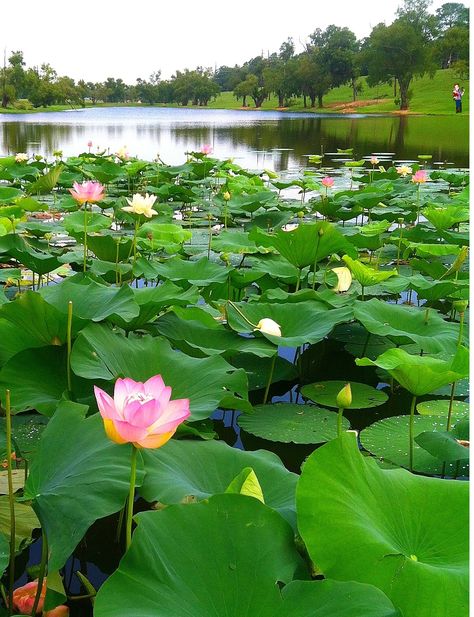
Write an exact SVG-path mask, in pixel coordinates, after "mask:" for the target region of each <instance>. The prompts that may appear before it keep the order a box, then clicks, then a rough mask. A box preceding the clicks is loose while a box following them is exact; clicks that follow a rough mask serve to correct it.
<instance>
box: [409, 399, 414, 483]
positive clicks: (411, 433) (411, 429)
mask: <svg viewBox="0 0 474 617" xmlns="http://www.w3.org/2000/svg"><path fill="white" fill-rule="evenodd" d="M415 407H416V395H414V396H413V397H412V399H411V407H410V424H409V431H408V434H409V468H410V471H413V451H414V448H415V430H414V429H415Z"/></svg>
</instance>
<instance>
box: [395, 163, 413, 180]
mask: <svg viewBox="0 0 474 617" xmlns="http://www.w3.org/2000/svg"><path fill="white" fill-rule="evenodd" d="M396 170H397V174H400V176H402V178H404V177H405V176H407V175H408V174H411V172H412V171H413V170H412V168H411V167H408V165H400V167H396Z"/></svg>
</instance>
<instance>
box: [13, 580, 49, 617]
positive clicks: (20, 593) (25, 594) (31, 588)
mask: <svg viewBox="0 0 474 617" xmlns="http://www.w3.org/2000/svg"><path fill="white" fill-rule="evenodd" d="M37 589H38V579H36V580H35V581H31V583H26V585H23V586H22V587H18V588H17V589H15V590H14V591H13V608H14V609H15V610H17V611H19V612H20V613H23V614H24V615H30V614H31V611H32V609H33V605H34V603H35V596H36V590H37ZM45 595H46V579H44V580H43V586H42V588H41V595H40V599H39V602H38V607H37V609H36V614H37V615H39V614H40V613H41V612H42V610H43V604H44V597H45Z"/></svg>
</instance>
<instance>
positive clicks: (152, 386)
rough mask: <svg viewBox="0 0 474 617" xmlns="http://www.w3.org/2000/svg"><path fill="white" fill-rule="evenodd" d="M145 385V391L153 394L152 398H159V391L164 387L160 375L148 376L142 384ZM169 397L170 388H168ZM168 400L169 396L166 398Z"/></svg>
mask: <svg viewBox="0 0 474 617" xmlns="http://www.w3.org/2000/svg"><path fill="white" fill-rule="evenodd" d="M143 385H144V387H145V392H146V393H147V394H150V395H151V396H153V398H160V396H161V393H162V392H163V390H164V388H165V382H164V381H163V378H162V377H161V375H155V376H154V377H150V379H147V381H145V383H144V384H143ZM170 397H171V388H170ZM168 400H169V398H168Z"/></svg>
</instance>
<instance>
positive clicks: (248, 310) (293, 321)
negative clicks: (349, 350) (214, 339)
mask: <svg viewBox="0 0 474 617" xmlns="http://www.w3.org/2000/svg"><path fill="white" fill-rule="evenodd" d="M235 306H237V309H238V310H237V309H236V308H235ZM239 311H240V312H239ZM241 313H242V314H243V315H245V317H246V318H247V320H248V321H247V320H246V319H244V318H243V317H242V315H241ZM352 314H353V313H352V308H351V307H342V308H337V309H328V307H327V305H326V304H324V303H323V302H318V301H316V300H311V301H306V302H298V303H297V305H294V304H292V303H286V304H278V303H272V304H267V303H262V302H241V303H239V304H237V305H232V304H229V306H228V307H227V319H228V323H229V326H230V327H231V328H232V329H234V330H236V331H237V332H252V331H253V330H254V328H253V327H252V326H251V325H250V324H249V322H250V323H251V324H255V325H257V324H258V323H259V321H260V320H261V319H265V318H266V319H273V321H275V322H276V323H277V324H278V325H279V326H280V329H281V337H280V336H274V335H271V334H265V337H266V338H268V340H270V341H271V342H272V343H275V344H276V345H281V346H283V347H297V346H299V345H303V344H305V343H318V342H319V341H321V340H322V339H323V338H324V337H325V336H327V335H328V334H329V333H330V332H331V330H332V329H333V328H334V326H335V325H336V324H338V323H341V322H343V321H349V320H350V319H351V318H352Z"/></svg>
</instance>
